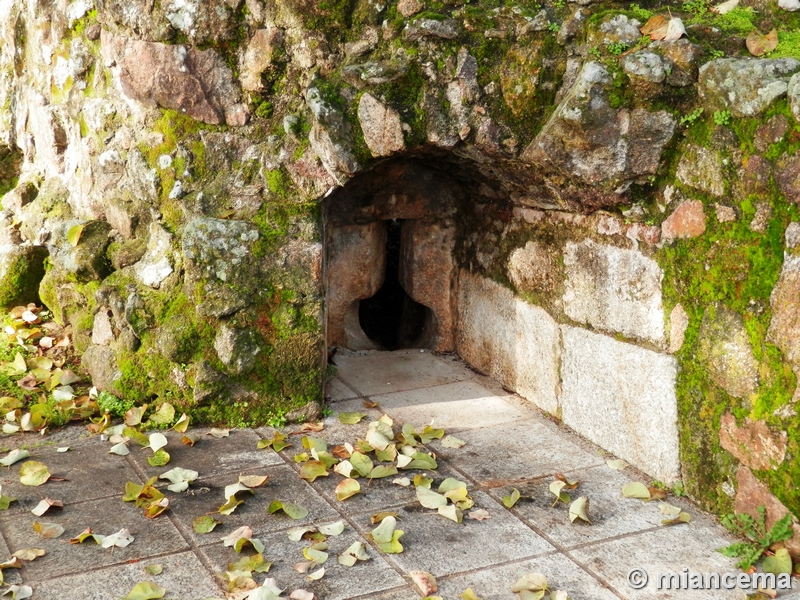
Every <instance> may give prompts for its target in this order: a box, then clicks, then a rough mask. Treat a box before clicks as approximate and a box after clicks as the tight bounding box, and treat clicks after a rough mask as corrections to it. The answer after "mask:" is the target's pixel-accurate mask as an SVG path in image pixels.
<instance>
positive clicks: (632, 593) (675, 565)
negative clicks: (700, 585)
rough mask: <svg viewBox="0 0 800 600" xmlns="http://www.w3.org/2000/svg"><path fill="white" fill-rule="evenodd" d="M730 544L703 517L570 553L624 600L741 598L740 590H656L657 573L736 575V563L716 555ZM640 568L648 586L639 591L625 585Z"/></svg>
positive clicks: (716, 528)
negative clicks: (720, 549)
mask: <svg viewBox="0 0 800 600" xmlns="http://www.w3.org/2000/svg"><path fill="white" fill-rule="evenodd" d="M732 541H734V540H733V539H732V538H730V537H729V536H727V535H724V534H723V532H722V531H721V529H720V528H719V526H716V525H714V524H711V522H710V521H709V520H707V519H705V518H703V517H699V518H698V517H695V519H694V521H693V522H692V523H689V524H686V525H674V526H671V527H664V528H663V529H658V530H655V531H648V532H644V533H640V534H636V535H632V536H627V537H624V538H620V539H617V540H612V541H609V542H602V543H599V544H594V545H591V546H587V547H584V548H579V549H576V550H572V551H570V553H569V554H570V555H571V556H572V557H573V558H574V559H575V560H576V561H577V562H578V563H579V564H582V565H583V566H584V567H586V568H587V569H588V570H590V571H592V572H594V573H596V574H597V575H599V576H600V577H601V578H603V579H604V580H606V581H608V582H609V583H610V584H611V585H612V586H613V587H614V588H616V590H617V592H619V593H620V595H622V597H623V598H631V599H635V600H644V599H651V598H652V599H655V598H659V599H660V598H667V597H675V598H681V600H683V599H684V598H685V599H687V600H706V599H708V600H714V599H717V598H731V599H733V598H739V599H741V598H742V594H741V590H680V591H675V590H673V591H671V592H669V591H666V590H658V589H657V583H658V574H659V573H681V572H682V569H683V568H684V567H686V568H688V569H689V571H690V572H693V573H720V574H724V573H739V569H737V568H736V560H735V559H732V558H727V557H725V556H723V555H722V554H720V553H718V552H715V551H714V549H716V548H722V547H723V546H727V545H728V544H730V543H731V542H732ZM634 568H641V569H644V570H645V571H646V572H647V574H648V576H649V582H648V584H647V586H646V587H645V588H644V589H640V590H634V589H632V588H631V587H630V586H629V585H628V580H627V577H628V573H629V572H630V571H631V569H634Z"/></svg>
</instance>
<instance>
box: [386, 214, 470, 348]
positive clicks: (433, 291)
mask: <svg viewBox="0 0 800 600" xmlns="http://www.w3.org/2000/svg"><path fill="white" fill-rule="evenodd" d="M400 235H401V240H400V277H399V279H400V285H402V286H403V289H404V290H405V291H406V293H407V294H408V295H409V296H410V297H411V298H412V299H414V300H415V301H417V302H419V303H420V304H422V305H424V306H427V307H428V308H429V309H430V310H431V312H432V313H433V318H432V319H429V320H428V322H427V323H426V324H425V327H424V329H423V332H422V335H421V338H420V339H419V340H418V341H417V344H419V345H420V346H421V347H423V348H431V349H433V350H436V351H438V352H452V351H453V350H455V342H454V340H453V325H454V321H455V281H454V279H455V273H456V264H455V259H454V257H453V249H454V247H455V242H456V230H455V227H453V226H452V225H447V224H439V223H425V222H424V221H419V220H413V221H407V222H406V223H404V225H403V227H402V229H401V233H400Z"/></svg>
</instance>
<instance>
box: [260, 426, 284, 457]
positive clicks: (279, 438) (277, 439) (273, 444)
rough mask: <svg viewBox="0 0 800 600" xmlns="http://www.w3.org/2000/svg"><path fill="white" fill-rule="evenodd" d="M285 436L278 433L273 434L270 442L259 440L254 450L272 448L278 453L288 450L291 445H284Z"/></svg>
mask: <svg viewBox="0 0 800 600" xmlns="http://www.w3.org/2000/svg"><path fill="white" fill-rule="evenodd" d="M286 439H287V436H286V435H285V434H283V433H281V432H279V431H276V432H275V435H273V436H272V439H271V440H259V442H258V443H257V444H256V448H257V449H258V450H263V449H264V448H272V449H273V450H275V452H280V451H281V450H283V449H284V448H288V447H290V446H291V444H288V443H286Z"/></svg>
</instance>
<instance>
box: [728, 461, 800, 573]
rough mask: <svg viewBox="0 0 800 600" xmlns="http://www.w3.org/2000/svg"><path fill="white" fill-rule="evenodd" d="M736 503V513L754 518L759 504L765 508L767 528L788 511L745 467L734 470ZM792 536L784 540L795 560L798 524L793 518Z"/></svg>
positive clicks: (799, 542)
mask: <svg viewBox="0 0 800 600" xmlns="http://www.w3.org/2000/svg"><path fill="white" fill-rule="evenodd" d="M736 484H737V485H736V503H735V505H734V510H735V511H736V512H737V513H743V514H747V515H750V516H751V517H753V518H754V519H757V518H758V509H759V507H760V506H763V507H764V508H765V514H766V519H765V522H766V526H767V529H770V528H772V526H773V525H774V524H775V522H776V521H779V520H781V519H782V518H783V517H785V516H786V513H788V512H789V511H788V510H787V508H786V507H785V506H784V505H783V503H782V502H781V501H780V500H778V499H777V498H776V497H775V495H774V494H773V493H772V492H770V491H769V488H768V487H767V486H766V485H764V484H763V483H761V482H760V481H759V480H758V479H756V476H755V475H753V472H752V471H751V470H750V469H749V468H747V467H744V466H743V467H739V470H738V471H737V472H736ZM793 527H794V536H793V537H792V538H791V539H790V540H787V541H786V542H784V544H785V545H786V549H787V550H789V553H790V554H791V555H792V556H793V557H794V558H795V560H797V559H798V558H800V524H798V522H797V519H796V518H795V519H793Z"/></svg>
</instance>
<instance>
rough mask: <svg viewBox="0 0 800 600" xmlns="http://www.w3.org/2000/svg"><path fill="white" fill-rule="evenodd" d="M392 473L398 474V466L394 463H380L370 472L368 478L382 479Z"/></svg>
mask: <svg viewBox="0 0 800 600" xmlns="http://www.w3.org/2000/svg"><path fill="white" fill-rule="evenodd" d="M392 475H397V467H395V466H394V465H378V466H376V467H375V468H374V469H372V471H370V472H369V475H367V479H382V478H383V477H391V476H392Z"/></svg>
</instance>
